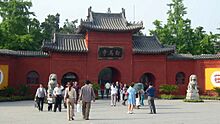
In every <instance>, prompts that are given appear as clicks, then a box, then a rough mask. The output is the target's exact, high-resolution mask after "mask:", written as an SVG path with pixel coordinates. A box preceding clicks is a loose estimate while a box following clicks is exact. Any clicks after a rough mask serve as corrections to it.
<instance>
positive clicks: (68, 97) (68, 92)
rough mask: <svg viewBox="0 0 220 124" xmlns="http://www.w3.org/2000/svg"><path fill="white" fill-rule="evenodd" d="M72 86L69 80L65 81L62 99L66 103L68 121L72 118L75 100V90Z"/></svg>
mask: <svg viewBox="0 0 220 124" xmlns="http://www.w3.org/2000/svg"><path fill="white" fill-rule="evenodd" d="M72 86H73V84H72V83H71V82H68V83H67V88H66V89H65V95H64V100H65V102H66V105H67V119H68V120H69V121H71V120H74V118H73V117H74V103H75V102H76V91H75V89H74V88H73V87H72Z"/></svg>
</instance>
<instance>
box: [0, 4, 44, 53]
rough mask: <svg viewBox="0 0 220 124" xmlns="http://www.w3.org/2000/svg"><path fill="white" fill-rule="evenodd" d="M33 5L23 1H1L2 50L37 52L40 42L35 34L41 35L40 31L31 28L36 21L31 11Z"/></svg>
mask: <svg viewBox="0 0 220 124" xmlns="http://www.w3.org/2000/svg"><path fill="white" fill-rule="evenodd" d="M31 7H32V3H31V2H29V1H23V0H3V1H2V0H1V1H0V16H1V18H2V22H1V24H0V35H2V38H1V39H0V40H1V41H0V42H1V45H0V48H6V49H12V50H37V49H38V48H39V45H37V44H40V43H39V42H40V40H39V38H36V37H35V36H34V34H32V33H33V32H38V34H39V33H40V30H35V31H33V30H34V29H33V28H31V27H32V25H33V23H35V22H36V19H32V18H31V17H32V16H34V13H33V12H30V11H29V9H30V8H31Z"/></svg>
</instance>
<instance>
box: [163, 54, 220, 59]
mask: <svg viewBox="0 0 220 124" xmlns="http://www.w3.org/2000/svg"><path fill="white" fill-rule="evenodd" d="M167 58H168V59H172V60H206V59H209V60H210V59H220V55H218V54H201V55H192V54H170V55H168V56H167Z"/></svg>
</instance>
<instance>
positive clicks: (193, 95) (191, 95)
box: [186, 90, 199, 100]
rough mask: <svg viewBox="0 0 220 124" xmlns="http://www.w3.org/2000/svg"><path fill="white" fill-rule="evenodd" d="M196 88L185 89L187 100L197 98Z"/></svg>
mask: <svg viewBox="0 0 220 124" xmlns="http://www.w3.org/2000/svg"><path fill="white" fill-rule="evenodd" d="M198 92H199V91H198V90H193V91H191V90H187V94H186V99H187V100H199V93H198Z"/></svg>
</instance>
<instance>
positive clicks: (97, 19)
mask: <svg viewBox="0 0 220 124" xmlns="http://www.w3.org/2000/svg"><path fill="white" fill-rule="evenodd" d="M140 29H143V23H142V22H139V23H128V22H127V20H126V18H125V10H124V9H122V12H121V13H95V12H92V11H91V8H90V9H89V11H88V18H87V20H85V21H83V20H81V24H80V25H79V28H78V31H77V32H78V33H82V32H85V31H86V30H95V31H110V32H126V31H139V30H140Z"/></svg>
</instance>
